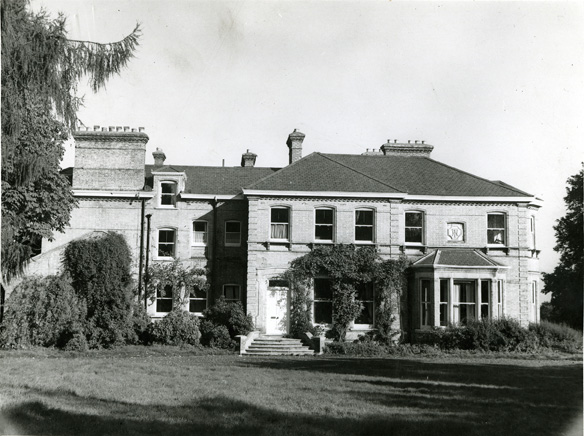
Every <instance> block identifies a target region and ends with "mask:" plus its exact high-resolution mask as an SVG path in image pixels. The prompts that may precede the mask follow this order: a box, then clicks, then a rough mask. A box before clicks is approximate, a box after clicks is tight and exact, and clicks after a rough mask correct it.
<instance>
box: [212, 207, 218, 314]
mask: <svg viewBox="0 0 584 436" xmlns="http://www.w3.org/2000/svg"><path fill="white" fill-rule="evenodd" d="M211 204H212V205H213V244H212V247H213V248H212V250H213V253H212V254H211V294H212V296H213V298H212V300H213V301H212V303H213V304H215V294H216V292H217V234H218V228H219V224H218V222H217V197H215V198H213V201H212V203H211Z"/></svg>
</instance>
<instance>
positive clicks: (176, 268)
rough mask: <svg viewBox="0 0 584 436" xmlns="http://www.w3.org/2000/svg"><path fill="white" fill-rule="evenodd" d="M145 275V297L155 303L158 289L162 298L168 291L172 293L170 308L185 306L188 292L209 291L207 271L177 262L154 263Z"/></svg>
mask: <svg viewBox="0 0 584 436" xmlns="http://www.w3.org/2000/svg"><path fill="white" fill-rule="evenodd" d="M147 274H148V280H147V282H148V284H147V286H146V296H147V297H148V298H150V300H151V301H155V300H156V292H157V290H159V289H160V293H161V295H162V296H166V294H165V293H166V292H168V291H170V292H172V299H173V301H172V303H173V304H172V307H174V308H180V307H183V306H184V305H186V303H187V302H188V299H189V295H190V294H189V291H191V290H198V291H202V292H208V290H209V283H207V271H206V270H205V269H204V268H197V267H194V266H188V265H186V266H185V265H184V264H183V263H181V262H180V261H179V260H175V261H173V262H159V263H154V264H152V265H150V267H149V268H148V272H147ZM172 290H174V292H173V291H172ZM182 290H185V292H182Z"/></svg>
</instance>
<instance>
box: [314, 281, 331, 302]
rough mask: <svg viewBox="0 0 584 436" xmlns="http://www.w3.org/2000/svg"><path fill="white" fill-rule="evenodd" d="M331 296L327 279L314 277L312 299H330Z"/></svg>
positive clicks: (329, 283)
mask: <svg viewBox="0 0 584 436" xmlns="http://www.w3.org/2000/svg"><path fill="white" fill-rule="evenodd" d="M332 297H333V291H332V289H331V282H330V280H329V279H314V299H315V300H330V299H331V298H332Z"/></svg>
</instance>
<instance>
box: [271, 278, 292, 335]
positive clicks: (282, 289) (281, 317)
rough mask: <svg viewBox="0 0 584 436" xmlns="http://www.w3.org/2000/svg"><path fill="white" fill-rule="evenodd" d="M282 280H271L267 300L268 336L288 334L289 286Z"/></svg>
mask: <svg viewBox="0 0 584 436" xmlns="http://www.w3.org/2000/svg"><path fill="white" fill-rule="evenodd" d="M286 285H287V283H285V282H283V281H282V280H270V281H269V285H268V293H267V298H266V317H267V319H266V334H267V335H285V334H286V333H288V286H286Z"/></svg>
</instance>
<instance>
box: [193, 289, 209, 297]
mask: <svg viewBox="0 0 584 436" xmlns="http://www.w3.org/2000/svg"><path fill="white" fill-rule="evenodd" d="M190 297H191V298H207V293H206V292H205V291H203V290H202V289H199V288H192V289H191V292H190Z"/></svg>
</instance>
